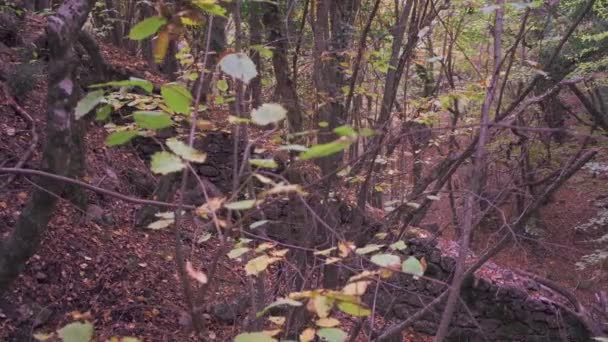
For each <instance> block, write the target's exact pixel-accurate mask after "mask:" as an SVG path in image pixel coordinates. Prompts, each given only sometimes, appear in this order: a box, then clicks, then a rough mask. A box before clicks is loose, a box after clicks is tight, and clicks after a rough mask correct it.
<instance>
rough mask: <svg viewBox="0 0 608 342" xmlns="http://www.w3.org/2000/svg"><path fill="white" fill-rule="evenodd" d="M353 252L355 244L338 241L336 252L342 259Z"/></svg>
mask: <svg viewBox="0 0 608 342" xmlns="http://www.w3.org/2000/svg"><path fill="white" fill-rule="evenodd" d="M353 250H355V244H354V243H352V242H348V241H340V243H338V251H339V254H340V257H342V258H346V257H347V256H348V255H349V254H350V252H351V251H353Z"/></svg>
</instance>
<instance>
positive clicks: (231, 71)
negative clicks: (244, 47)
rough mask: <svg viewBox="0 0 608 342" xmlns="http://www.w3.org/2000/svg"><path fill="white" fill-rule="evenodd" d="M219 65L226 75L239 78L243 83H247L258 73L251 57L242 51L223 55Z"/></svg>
mask: <svg viewBox="0 0 608 342" xmlns="http://www.w3.org/2000/svg"><path fill="white" fill-rule="evenodd" d="M219 65H220V68H221V69H222V71H223V72H225V73H226V74H227V75H228V76H230V77H232V78H235V79H237V80H241V81H243V83H245V84H248V83H249V81H251V80H252V79H253V78H255V77H256V76H257V75H258V71H257V69H256V67H255V64H254V63H253V61H252V60H251V58H249V56H247V55H246V54H244V53H242V52H237V53H231V54H229V55H226V56H224V58H222V59H221V60H220V63H219Z"/></svg>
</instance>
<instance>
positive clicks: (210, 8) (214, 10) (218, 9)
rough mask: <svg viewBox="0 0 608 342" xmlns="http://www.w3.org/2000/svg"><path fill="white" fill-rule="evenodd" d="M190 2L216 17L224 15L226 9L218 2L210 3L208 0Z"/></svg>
mask: <svg viewBox="0 0 608 342" xmlns="http://www.w3.org/2000/svg"><path fill="white" fill-rule="evenodd" d="M192 3H193V4H195V5H196V6H198V8H200V9H202V10H203V11H205V12H207V13H209V14H212V15H215V16H217V17H226V14H227V11H226V9H225V8H224V7H222V6H220V5H218V4H214V3H211V2H210V1H208V0H192Z"/></svg>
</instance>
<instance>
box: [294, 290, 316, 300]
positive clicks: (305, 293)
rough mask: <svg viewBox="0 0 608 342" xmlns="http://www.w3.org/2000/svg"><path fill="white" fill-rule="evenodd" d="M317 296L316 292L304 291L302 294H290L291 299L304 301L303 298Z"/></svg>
mask: <svg viewBox="0 0 608 342" xmlns="http://www.w3.org/2000/svg"><path fill="white" fill-rule="evenodd" d="M314 295H315V292H314V291H302V292H292V293H290V294H289V298H290V299H296V300H298V299H303V298H311V297H312V296H314Z"/></svg>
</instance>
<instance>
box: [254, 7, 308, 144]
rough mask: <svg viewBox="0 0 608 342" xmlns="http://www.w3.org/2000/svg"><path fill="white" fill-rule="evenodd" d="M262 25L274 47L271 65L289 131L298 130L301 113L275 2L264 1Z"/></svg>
mask: <svg viewBox="0 0 608 342" xmlns="http://www.w3.org/2000/svg"><path fill="white" fill-rule="evenodd" d="M262 6H263V7H264V15H263V17H262V20H263V23H264V26H266V29H267V30H268V44H269V45H270V46H272V47H274V50H273V54H272V67H273V69H274V76H275V79H276V82H277V84H276V89H277V93H278V94H279V96H280V98H281V103H282V104H283V105H284V106H285V108H286V109H287V120H288V122H289V131H291V132H299V131H301V130H302V128H303V123H302V122H303V115H302V110H301V109H300V103H299V100H298V92H297V90H296V85H295V83H294V82H293V81H292V79H291V77H290V75H289V61H288V59H287V53H288V46H287V39H286V37H285V35H284V34H283V27H282V23H283V21H282V20H281V14H280V13H279V6H278V5H277V4H274V3H273V4H271V3H264V4H263V5H262Z"/></svg>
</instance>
